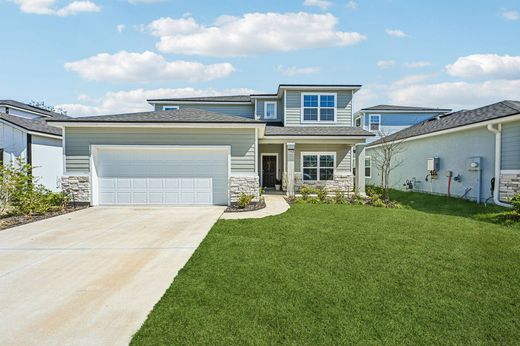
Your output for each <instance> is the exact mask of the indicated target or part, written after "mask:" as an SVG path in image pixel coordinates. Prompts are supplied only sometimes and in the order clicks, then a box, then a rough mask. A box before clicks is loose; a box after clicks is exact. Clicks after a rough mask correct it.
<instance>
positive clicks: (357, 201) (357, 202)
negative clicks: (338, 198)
mask: <svg viewBox="0 0 520 346" xmlns="http://www.w3.org/2000/svg"><path fill="white" fill-rule="evenodd" d="M351 202H352V204H355V205H363V204H365V202H366V201H365V199H364V198H363V197H361V196H360V195H354V197H352V201H351Z"/></svg>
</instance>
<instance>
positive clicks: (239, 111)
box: [155, 103, 255, 119]
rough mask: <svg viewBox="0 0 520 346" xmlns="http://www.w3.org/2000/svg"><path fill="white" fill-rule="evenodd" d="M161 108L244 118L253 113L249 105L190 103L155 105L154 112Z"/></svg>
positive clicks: (250, 116)
mask: <svg viewBox="0 0 520 346" xmlns="http://www.w3.org/2000/svg"><path fill="white" fill-rule="evenodd" d="M163 106H179V108H195V109H202V110H205V111H208V112H215V113H222V114H229V115H237V116H241V117H245V118H251V119H252V118H253V117H254V113H255V107H254V106H253V104H251V105H218V104H217V105H208V104H199V103H190V104H181V105H175V104H156V105H155V110H156V111H162V110H163Z"/></svg>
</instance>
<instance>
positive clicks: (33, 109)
mask: <svg viewBox="0 0 520 346" xmlns="http://www.w3.org/2000/svg"><path fill="white" fill-rule="evenodd" d="M0 106H7V107H13V108H19V109H22V110H25V111H28V112H31V113H37V114H41V115H42V116H46V117H53V118H59V119H64V118H68V116H66V115H63V114H60V113H56V112H51V111H49V110H47V109H43V108H39V107H35V106H31V105H28V104H26V103H22V102H18V101H15V100H0Z"/></svg>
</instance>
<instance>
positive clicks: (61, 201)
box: [47, 192, 69, 208]
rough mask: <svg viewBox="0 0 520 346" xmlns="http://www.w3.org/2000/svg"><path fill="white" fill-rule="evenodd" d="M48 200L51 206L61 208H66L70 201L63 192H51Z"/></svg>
mask: <svg viewBox="0 0 520 346" xmlns="http://www.w3.org/2000/svg"><path fill="white" fill-rule="evenodd" d="M47 198H48V199H49V204H50V205H51V206H53V207H60V208H65V206H66V205H67V203H68V201H69V198H68V196H67V195H66V194H65V193H63V192H50V193H49V195H48V196H47Z"/></svg>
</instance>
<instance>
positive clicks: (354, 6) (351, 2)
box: [347, 0, 358, 10]
mask: <svg viewBox="0 0 520 346" xmlns="http://www.w3.org/2000/svg"><path fill="white" fill-rule="evenodd" d="M357 7H358V3H357V2H355V1H354V0H349V1H348V2H347V8H350V9H351V10H355V9H357Z"/></svg>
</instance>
